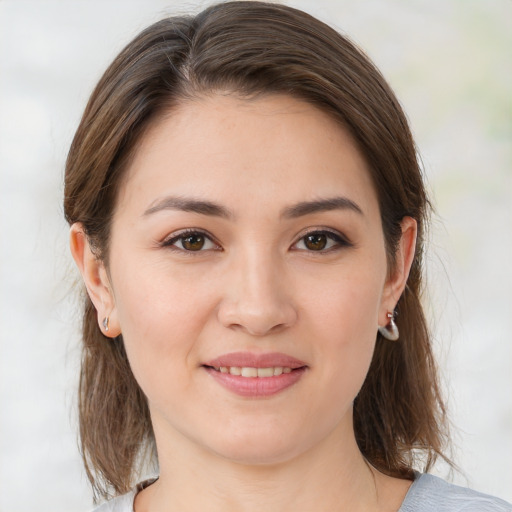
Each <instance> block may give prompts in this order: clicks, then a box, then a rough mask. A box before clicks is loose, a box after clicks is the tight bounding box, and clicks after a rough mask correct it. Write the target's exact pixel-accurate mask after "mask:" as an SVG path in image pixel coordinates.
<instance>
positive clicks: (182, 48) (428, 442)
mask: <svg viewBox="0 0 512 512" xmlns="http://www.w3.org/2000/svg"><path fill="white" fill-rule="evenodd" d="M218 92H222V93H223V94H225V93H231V94H237V95H240V96H242V97H248V98H249V97H254V96H255V95H267V94H284V95H290V96H293V97H295V98H298V99H301V100H303V101H306V102H308V103H310V104H312V105H314V106H316V107H317V108H319V109H321V110H323V111H324V112H326V113H328V114H329V115H330V116H332V118H334V119H335V120H337V121H338V122H339V123H340V125H342V126H343V127H344V128H345V129H346V130H348V132H349V133H350V134H351V136H352V137H353V139H354V140H355V141H356V144H357V146H358V148H359V150H360V152H361V154H362V155H363V156H364V158H365V159H366V162H367V165H368V168H369V171H370V173H371V176H372V180H373V183H374V185H375V190H376V192H377V196H378V202H379V207H380V213H381V219H382V228H383V232H384V238H385V244H386V253H387V259H388V268H389V271H390V272H391V271H392V270H393V268H394V264H395V253H396V249H397V246H398V243H399V240H400V236H401V226H400V221H401V220H402V219H403V217H405V216H410V217H412V218H414V219H415V220H416V222H417V225H418V237H417V245H416V254H415V257H414V261H413V264H412V268H411V271H410V275H409V278H408V281H407V285H406V288H405V291H404V293H403V294H402V297H401V298H400V300H399V302H398V305H397V308H396V313H397V319H396V321H397V325H398V327H399V329H400V333H401V339H400V342H390V341H387V340H385V339H384V338H382V337H381V335H380V334H377V336H378V339H377V343H376V348H375V352H374V355H373V359H372V362H371V365H370V369H369V372H368V375H367V377H366V380H365V382H364V384H363V386H362V389H361V390H360V392H359V394H358V396H357V398H356V399H355V402H354V429H355V435H356V440H357V443H358V446H359V448H360V450H361V452H362V454H363V455H364V457H365V458H366V459H367V460H368V461H369V463H371V464H372V465H373V466H374V467H375V468H377V469H378V470H380V471H382V472H383V473H386V474H388V475H391V476H395V477H399V478H409V479H411V478H413V471H414V469H417V468H418V466H419V465H421V468H420V469H422V470H424V471H427V470H428V469H429V468H430V467H431V466H432V464H433V463H434V462H435V460H436V459H437V458H438V457H439V456H441V457H442V458H444V459H445V460H448V459H447V458H446V457H445V456H444V454H443V452H444V448H445V445H446V442H447V439H448V437H447V422H446V411H445V406H444V403H443V401H442V397H441V394H440V386H439V382H438V376H437V371H436V365H435V361H434V357H433V353H432V346H431V337H430V334H429V330H428V327H427V323H426V319H425V317H424V313H423V309H422V305H421V294H422V287H423V282H422V255H423V248H424V233H425V227H426V225H427V221H428V217H429V213H430V204H429V201H428V198H427V194H426V191H425V186H424V183H423V178H422V171H421V167H420V165H419V163H418V158H417V154H416V148H415V144H414V141H413V138H412V136H411V132H410V129H409V127H408V123H407V120H406V117H405V115H404V113H403V111H402V109H401V107H400V104H399V102H398V100H397V99H396V97H395V95H394V93H393V92H392V90H391V89H390V87H389V86H388V84H387V83H386V81H385V80H384V78H383V77H382V75H381V74H380V72H379V71H378V70H377V69H376V67H375V66H374V65H373V64H372V62H371V61H370V60H369V59H368V57H366V56H365V54H364V53H363V52H362V51H361V50H359V49H358V48H357V47H356V46H355V45H354V44H353V43H352V42H350V41H349V40H348V39H347V38H346V37H344V36H343V35H341V34H339V33H338V32H336V31H335V30H334V29H332V28H330V27H329V26H327V25H326V24H324V23H322V22H321V21H319V20H317V19H315V18H313V17H312V16H310V15H308V14H306V13H304V12H302V11H300V10H297V9H293V8H291V7H287V6H283V5H278V4H270V3H262V2H253V1H238V2H228V3H221V4H218V5H214V6H211V7H209V8H207V9H206V10H204V11H202V12H201V13H199V14H198V15H196V16H189V17H187V16H179V17H168V18H165V19H163V20H161V21H159V22H157V23H155V24H153V25H151V26H150V27H148V28H147V29H145V30H144V31H143V32H141V33H140V34H139V35H138V36H137V37H135V39H134V40H133V41H132V42H130V43H129V44H128V45H127V46H126V47H125V48H124V49H123V50H122V51H121V53H120V54H119V55H118V56H117V58H116V59H115V60H114V61H113V63H112V64H111V65H110V66H109V68H108V69H107V70H106V72H105V74H104V75H103V77H102V78H101V79H100V81H99V83H98V85H97V86H96V88H95V90H94V92H93V93H92V95H91V98H90V99H89V102H88V104H87V107H86V109H85V112H84V114H83V117H82V120H81V122H80V125H79V127H78V129H77V132H76V134H75V137H74V139H73V142H72V145H71V148H70V151H69V155H68V158H67V162H66V173H65V198H64V210H65V216H66V219H67V221H68V222H69V223H70V224H73V223H75V222H79V223H82V225H83V229H84V232H85V234H86V236H87V238H88V240H89V243H90V244H91V247H93V249H94V252H95V254H96V256H97V257H98V258H99V259H101V260H102V261H103V262H104V263H105V264H106V265H107V268H108V260H109V258H108V256H109V235H110V229H111V222H112V217H113V212H114V209H115V206H116V191H117V190H119V184H120V182H121V180H122V179H123V173H124V171H125V169H126V168H127V167H128V165H129V163H130V159H131V157H132V156H133V154H134V151H135V150H136V148H137V145H138V143H139V142H140V141H141V138H142V137H143V136H144V133H145V131H146V130H147V129H148V127H149V126H151V125H152V124H154V122H155V121H156V120H158V119H159V118H160V117H161V116H163V115H166V114H169V113H171V115H172V109H173V107H175V106H177V105H179V104H180V102H184V101H190V100H192V101H193V100H194V98H198V97H201V96H204V95H208V94H215V93H218ZM84 300H85V305H84V315H83V355H82V362H81V373H80V384H79V398H78V400H79V423H80V448H81V452H82V457H83V459H84V463H85V468H86V472H87V475H88V478H89V480H90V481H91V483H92V485H93V489H94V491H95V493H96V494H97V495H101V496H104V497H107V496H109V495H111V494H112V492H113V493H114V494H121V493H123V492H126V491H127V490H129V489H130V488H131V486H132V485H133V479H134V477H135V476H136V475H138V471H139V469H140V467H141V464H142V463H143V462H144V460H145V456H147V457H148V458H149V459H151V455H149V454H151V453H153V454H154V435H153V431H152V427H151V421H150V417H149V410H148V405H147V400H146V397H145V396H144V394H143V392H142V391H141V389H140V387H139V386H138V384H137V382H136V380H135V378H134V376H133V374H132V372H131V369H130V365H129V362H128V359H127V356H126V352H125V349H124V345H123V340H122V335H120V336H119V337H118V338H117V339H116V340H114V341H111V340H109V339H108V338H106V337H105V336H104V335H103V334H102V332H101V330H100V328H99V326H98V324H97V314H96V311H95V308H94V306H93V304H92V302H91V300H90V299H89V298H88V297H87V295H86V294H84ZM148 448H149V449H150V451H149V452H148V451H147V449H148Z"/></svg>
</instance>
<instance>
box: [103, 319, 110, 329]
mask: <svg viewBox="0 0 512 512" xmlns="http://www.w3.org/2000/svg"><path fill="white" fill-rule="evenodd" d="M109 321H110V320H109V318H108V316H106V317H105V318H104V319H103V328H104V329H105V332H108V323H109Z"/></svg>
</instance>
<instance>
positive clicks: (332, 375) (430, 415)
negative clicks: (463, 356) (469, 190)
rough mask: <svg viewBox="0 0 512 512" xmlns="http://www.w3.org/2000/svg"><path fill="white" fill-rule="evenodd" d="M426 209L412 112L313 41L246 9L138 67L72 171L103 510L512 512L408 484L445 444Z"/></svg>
mask: <svg viewBox="0 0 512 512" xmlns="http://www.w3.org/2000/svg"><path fill="white" fill-rule="evenodd" d="M428 207H429V203H428V199H427V197H426V193H425V189H424V186H423V182H422V177H421V172H420V169H419V166H418V163H417V160H416V154H415V148H414V143H413V140H412V137H411V134H410V131H409V129H408V126H407V122H406V119H405V116H404V114H403V112H402V111H401V109H400V106H399V104H398V101H397V100H396V98H395V96H394V95H393V93H392V91H391V90H390V88H389V86H388V85H387V84H386V82H385V81H384V79H383V78H382V76H381V75H380V73H379V72H378V71H377V70H376V69H375V68H374V66H373V65H372V64H371V63H370V62H369V61H368V59H367V58H366V57H365V56H364V55H363V54H362V53H361V52H360V51H359V50H358V49H357V48H355V47H354V46H353V45H352V44H351V43H350V42H349V41H348V40H346V39H345V38H344V37H342V36H340V35H339V34H337V33H336V32H334V31H333V30H332V29H330V28H328V27H327V26H325V25H324V24H323V23H321V22H319V21H318V20H315V19H314V18H312V17H310V16H308V15H306V14H304V13H302V12H300V11H297V10H294V9H291V8H289V7H284V6H279V5H272V4H264V3H259V2H234V3H226V4H220V5H217V6H213V7H211V8H209V9H206V10H205V11H203V12H202V13H200V14H199V15H198V16H196V17H193V18H192V17H191V18H168V19H165V20H162V21H161V22H158V23H156V24H155V25H153V26H151V27H149V28H148V29H146V30H145V31H144V32H142V33H141V34H140V35H139V36H138V37H137V38H136V39H135V40H134V41H133V42H132V43H130V44H129V45H128V46H127V47H126V48H125V49H124V50H123V51H122V52H121V54H120V55H119V56H118V57H117V58H116V60H115V61H114V62H113V63H112V65H111V66H110V67H109V69H108V70H107V71H106V73H105V75H104V76H103V78H102V79H101V80H100V82H99V84H98V86H97V87H96V90H95V91H94V93H93V95H92V97H91V99H90V101H89V104H88V106H87V108H86V111H85V113H84V117H83V119H82V122H81V124H80V126H79V128H78V130H77V133H76V135H75V139H74V141H73V144H72V147H71V150H70V153H69V157H68V162H67V168H66V190H65V213H66V218H67V220H68V222H69V223H70V225H71V250H72V253H73V257H74V259H75V261H76V263H77V265H78V267H79V269H80V271H81V273H82V276H83V279H84V282H85V286H86V289H87V292H88V295H87V299H86V304H85V312H84V325H83V341H84V353H83V361H82V372H81V380H80V395H79V396H80V403H79V409H80V435H81V443H82V452H83V457H84V461H85V465H86V470H87V473H88V476H89V478H90V480H91V482H92V484H93V487H94V489H95V490H96V492H97V494H99V495H100V496H104V497H107V496H109V494H111V493H113V494H114V495H118V497H117V498H116V499H114V500H113V501H111V502H110V503H108V504H107V505H105V506H104V507H100V510H102V511H104V510H116V511H125V510H135V512H143V511H151V512H157V511H159V510H191V511H195V510H209V511H210V510H211V511H215V510H247V511H250V510H253V509H256V508H257V509H261V508H262V507H265V508H266V509H268V510H298V511H300V510H304V511H311V510H352V511H357V510H365V511H372V510H395V511H396V510H400V511H402V512H403V511H410V510H462V509H464V510H479V511H480V510H510V507H509V506H508V505H507V504H506V503H504V502H502V501H500V500H497V499H494V498H490V497H486V496H483V495H480V494H478V493H474V492H472V491H467V490H465V489H461V488H458V487H454V486H449V485H448V484H445V483H444V482H442V481H441V480H438V479H436V478H434V477H431V476H429V475H427V474H420V473H417V472H416V471H417V470H421V471H428V469H429V468H430V467H431V466H432V464H433V463H434V462H435V460H436V459H437V458H438V457H442V458H445V456H444V449H445V446H444V445H445V439H446V435H447V433H446V427H445V408H444V405H443V402H442V399H441V397H440V393H439V386H438V382H437V377H436V369H435V363H434V360H433V357H432V351H431V346H430V339H429V334H428V329H427V326H426V322H425V319H424V316H423V312H422V308H421V304H420V300H419V299H420V293H421V286H422V264H421V258H422V252H423V233H424V229H425V223H426V221H427V217H428ZM153 448H155V449H156V455H155V456H154V457H152V452H153ZM152 458H156V459H157V460H158V471H157V473H158V478H157V479H151V480H148V481H146V482H143V483H141V484H139V485H138V486H136V487H135V488H133V485H134V483H135V480H136V479H137V476H138V474H139V470H140V468H141V467H142V466H143V465H144V464H145V463H146V462H147V461H150V460H152ZM442 507H445V508H444V509H443V508H442ZM471 507H472V508H471Z"/></svg>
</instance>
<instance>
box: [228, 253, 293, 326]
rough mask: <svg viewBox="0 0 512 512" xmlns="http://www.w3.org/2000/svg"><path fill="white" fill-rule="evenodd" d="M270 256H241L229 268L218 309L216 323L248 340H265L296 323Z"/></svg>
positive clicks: (279, 272) (279, 270)
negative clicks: (244, 335)
mask: <svg viewBox="0 0 512 512" xmlns="http://www.w3.org/2000/svg"><path fill="white" fill-rule="evenodd" d="M285 274H286V273H285V272H283V269H282V268H281V267H280V266H279V265H278V264H277V263H276V262H275V261H273V259H272V258H271V257H270V256H268V255H267V256H259V255H252V256H245V257H244V258H243V259H242V261H239V262H238V264H237V265H234V266H232V267H231V268H230V270H229V272H228V275H227V276H226V283H227V285H226V288H225V293H224V296H223V298H222V300H221V302H220V305H219V309H218V318H219V321H220V322H221V323H222V324H223V325H224V326H225V327H228V328H230V329H237V330H241V331H244V332H246V333H247V334H250V335H251V336H265V335H267V334H271V333H272V334H273V333H277V332H280V331H282V330H284V329H286V328H288V327H291V326H292V325H293V324H294V323H295V322H296V321H297V310H296V307H295V306H294V304H293V301H292V295H293V293H292V290H291V288H290V286H289V284H290V283H287V282H286V278H285Z"/></svg>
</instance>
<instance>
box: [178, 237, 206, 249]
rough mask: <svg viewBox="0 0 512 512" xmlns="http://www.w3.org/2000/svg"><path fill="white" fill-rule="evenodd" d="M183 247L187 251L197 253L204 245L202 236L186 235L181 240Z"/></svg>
mask: <svg viewBox="0 0 512 512" xmlns="http://www.w3.org/2000/svg"><path fill="white" fill-rule="evenodd" d="M182 243H183V247H185V249H187V250H188V251H199V250H200V249H202V248H203V245H204V236H202V235H188V236H187V237H185V238H184V239H183V242H182Z"/></svg>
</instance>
